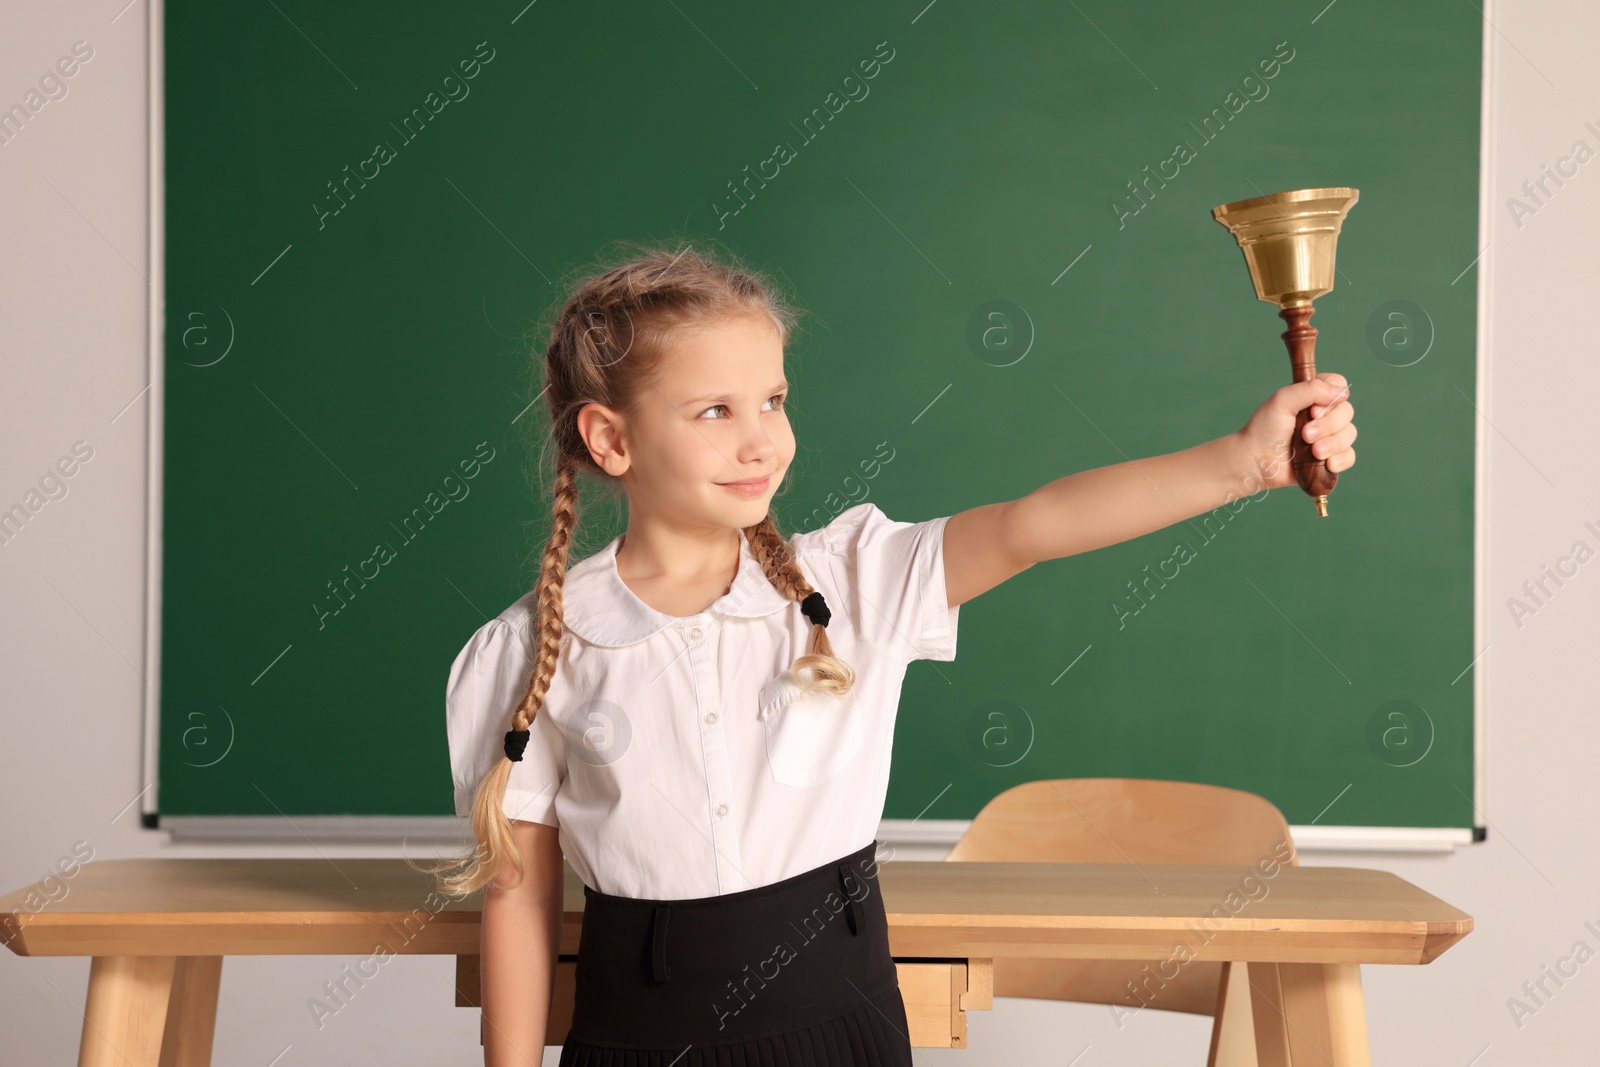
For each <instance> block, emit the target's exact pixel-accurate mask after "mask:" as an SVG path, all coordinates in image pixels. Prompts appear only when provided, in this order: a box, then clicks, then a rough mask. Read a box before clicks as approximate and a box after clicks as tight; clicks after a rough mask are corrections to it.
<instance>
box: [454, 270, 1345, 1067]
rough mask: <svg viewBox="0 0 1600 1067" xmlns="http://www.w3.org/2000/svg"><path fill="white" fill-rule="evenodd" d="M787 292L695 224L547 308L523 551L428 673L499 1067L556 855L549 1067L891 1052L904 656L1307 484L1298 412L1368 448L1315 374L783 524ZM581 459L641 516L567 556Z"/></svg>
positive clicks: (524, 1030)
mask: <svg viewBox="0 0 1600 1067" xmlns="http://www.w3.org/2000/svg"><path fill="white" fill-rule="evenodd" d="M797 314H798V313H797V312H796V310H795V309H794V308H793V307H791V306H790V305H788V304H787V303H786V302H785V301H784V300H783V299H782V297H781V296H780V294H779V293H778V292H777V291H776V290H775V289H774V288H773V287H772V286H771V285H770V284H769V283H768V282H767V281H766V280H765V279H763V278H762V277H761V276H760V275H758V274H757V273H756V272H754V271H752V270H750V269H748V268H747V267H745V266H744V265H742V264H740V263H739V262H738V261H737V260H736V259H734V258H733V257H731V256H722V257H717V256H713V255H711V254H708V253H703V252H700V251H697V250H695V249H693V248H691V247H684V248H681V249H678V250H676V251H673V250H646V251H645V252H644V253H642V254H638V255H635V256H633V257H632V258H629V259H626V260H624V261H622V262H620V263H617V264H616V265H614V266H612V267H610V268H608V269H605V270H601V271H599V272H597V273H595V274H593V275H591V276H590V277H588V278H587V279H586V280H584V281H583V282H582V283H580V284H579V285H577V286H576V287H575V289H574V290H573V291H572V292H571V294H570V296H569V297H568V298H567V299H566V301H565V303H564V304H563V305H562V307H561V309H560V311H559V314H558V315H557V316H556V318H555V320H554V322H553V325H552V327H551V334H550V340H549V344H548V348H547V350H546V352H545V355H544V392H543V396H544V397H545V399H546V403H547V408H548V412H549V419H550V429H549V433H550V438H549V448H550V450H552V451H553V452H554V488H553V498H554V499H553V507H552V524H551V532H550V536H549V540H548V541H547V543H546V545H545V548H544V553H543V557H542V560H541V567H540V573H539V578H538V581H537V584H536V586H535V588H534V589H533V590H532V591H531V592H530V593H528V594H527V595H526V596H524V597H522V598H521V599H519V600H518V601H517V602H516V603H514V604H512V605H511V606H510V607H508V608H507V609H506V610H505V611H503V612H502V613H501V614H500V615H499V616H498V617H496V618H494V619H491V620H490V621H489V622H488V623H486V624H485V625H484V626H483V627H482V628H480V629H479V630H478V631H477V632H476V633H474V634H473V635H472V637H471V639H470V640H469V641H468V642H467V644H466V646H465V647H464V648H463V649H462V650H461V653H460V655H459V656H457V658H456V660H455V662H454V663H453V665H452V666H451V669H450V674H449V682H448V687H447V701H446V711H447V715H446V720H447V723H446V724H447V734H448V740H449V748H450V758H451V765H452V775H453V779H454V790H455V805H456V812H457V814H460V815H470V816H471V821H472V827H473V831H474V835H475V839H476V848H475V849H474V850H473V852H472V854H471V855H470V856H467V857H464V858H462V859H461V860H460V861H459V862H458V863H455V864H445V865H441V866H439V867H438V868H436V870H437V872H438V873H439V876H440V879H439V881H440V889H441V892H445V893H448V894H450V895H454V896H464V895H466V894H469V893H471V892H474V891H476V890H478V889H483V888H486V893H485V897H484V905H483V908H484V914H483V944H482V949H481V951H482V966H483V974H482V979H483V985H482V988H483V1017H484V1027H483V1035H484V1057H485V1062H486V1064H488V1067H508V1065H511V1064H538V1063H539V1062H540V1057H541V1054H542V1052H543V1045H544V1036H545V1025H546V1021H547V1020H546V1015H547V1010H548V1003H549V995H550V986H551V980H552V975H553V969H554V962H555V952H556V942H557V936H558V931H559V923H560V915H561V858H562V856H565V858H566V860H567V862H568V863H570V864H571V865H572V867H573V869H574V871H575V872H576V873H577V874H578V876H579V877H580V878H581V879H582V880H583V884H584V912H583V926H582V933H581V936H580V940H579V948H578V956H577V965H576V999H575V1002H574V1010H573V1020H572V1026H571V1029H570V1032H569V1034H568V1036H567V1039H566V1042H565V1044H564V1046H563V1048H562V1051H561V1057H560V1062H561V1064H562V1065H563V1067H669V1065H674V1067H711V1065H730V1064H739V1065H750V1067H761V1065H772V1067H807V1065H817V1067H831V1065H841V1067H842V1065H856V1067H862V1065H893V1067H906V1065H909V1064H910V1063H911V1062H912V1056H911V1045H910V1040H909V1037H908V1034H907V1024H906V1012H905V1005H904V1002H903V1000H902V998H901V994H900V989H899V986H898V984H897V982H896V977H895V967H894V962H893V959H892V958H891V956H890V953H889V943H888V936H887V923H886V918H885V911H884V904H883V899H882V896H881V894H880V892H879V885H878V878H877V860H878V857H877V855H876V853H875V849H876V841H875V834H876V832H877V828H878V824H879V820H880V818H881V816H882V813H883V804H884V798H885V795H886V792H887V787H888V780H889V767H890V755H891V752H890V749H891V743H892V740H893V737H894V724H895V716H896V711H897V708H898V703H899V696H900V689H901V684H902V681H903V679H904V675H905V671H906V668H907V666H908V665H909V664H910V662H911V661H912V660H916V659H931V660H952V659H954V658H955V653H956V632H957V622H958V618H959V608H960V605H961V604H962V603H963V602H964V601H966V600H969V599H971V598H972V597H973V596H976V595H978V594H979V593H981V592H983V591H985V590H987V589H989V588H992V587H993V586H995V585H997V584H999V583H1000V582H1002V581H1004V580H1005V579H1006V578H1008V577H1010V576H1012V575H1014V574H1016V573H1018V572H1019V571H1021V570H1024V569H1026V568H1027V567H1029V566H1031V565H1032V564H1033V563H1035V562H1039V561H1042V560H1045V559H1054V558H1059V557H1061V556H1065V555H1070V554H1072V553H1075V552H1079V551H1086V550H1089V549H1092V548H1096V547H1100V546H1102V545H1107V544H1112V543H1115V542H1117V541H1122V540H1126V539H1127V538H1129V537H1134V536H1138V535H1140V534H1143V533H1146V532H1149V531H1150V530H1154V529H1159V528H1161V527H1163V526H1166V525H1169V524H1171V523H1174V522H1177V521H1180V520H1182V519H1184V518H1187V517H1189V516H1191V515H1195V514H1198V513H1200V512H1202V511H1207V510H1210V509H1212V508H1214V507H1217V506H1220V505H1221V504H1223V503H1224V502H1225V501H1228V500H1233V499H1235V498H1236V497H1238V496H1243V495H1246V494H1249V493H1254V492H1259V491H1261V490H1263V489H1269V488H1277V487H1280V486H1285V485H1289V484H1293V477H1292V473H1291V472H1290V471H1289V469H1288V464H1287V462H1285V461H1284V455H1285V454H1286V445H1287V442H1288V440H1289V437H1290V435H1291V434H1292V433H1293V432H1294V424H1295V414H1296V412H1297V411H1299V410H1300V409H1303V408H1305V407H1308V406H1312V414H1313V416H1315V418H1314V420H1313V421H1312V422H1311V423H1310V424H1309V425H1310V426H1312V427H1314V428H1315V430H1314V432H1313V434H1310V435H1308V436H1307V439H1308V440H1312V439H1313V437H1314V436H1315V433H1316V431H1320V436H1315V440H1316V441H1317V442H1318V444H1317V446H1316V447H1317V448H1318V454H1319V455H1323V456H1325V457H1326V458H1327V461H1328V465H1329V467H1330V468H1331V469H1333V470H1335V471H1342V470H1344V469H1347V468H1348V467H1349V466H1350V465H1351V464H1352V463H1353V462H1354V459H1355V455H1354V451H1353V450H1352V449H1350V447H1349V445H1350V442H1351V441H1353V440H1354V437H1355V426H1354V424H1353V423H1352V422H1351V418H1352V415H1353V412H1352V409H1351V406H1350V404H1349V402H1348V401H1347V400H1343V399H1342V397H1343V396H1344V395H1345V394H1347V393H1348V388H1347V387H1345V386H1346V383H1345V381H1344V379H1343V378H1342V377H1340V376H1339V375H1334V374H1329V375H1324V376H1323V377H1322V378H1319V379H1316V380H1314V381H1310V382H1304V383H1299V384H1296V385H1293V386H1287V387H1285V388H1283V389H1280V390H1278V391H1277V392H1276V393H1274V394H1273V396H1272V397H1271V398H1269V400H1268V401H1267V402H1266V403H1264V404H1263V405H1262V406H1261V407H1260V408H1258V409H1257V411H1256V412H1255V414H1254V415H1252V416H1251V419H1250V421H1249V423H1248V424H1247V425H1246V426H1245V427H1244V428H1243V429H1241V430H1239V431H1237V432H1236V433H1234V434H1230V435H1228V436H1227V437H1224V438H1219V439H1218V440H1216V441H1212V442H1208V443H1206V444H1204V445H1200V446H1197V447H1195V448H1192V449H1189V450H1187V451H1185V452H1179V453H1173V454H1171V455H1169V456H1159V457H1155V458H1152V459H1147V460H1140V461H1138V466H1137V468H1135V466H1134V464H1132V463H1124V464H1120V465H1117V466H1115V467H1106V468H1101V469H1098V470H1093V471H1087V472H1083V473H1081V474H1077V475H1073V476H1070V477H1067V478H1063V479H1060V480H1058V481H1056V482H1053V483H1051V484H1050V485H1047V486H1045V487H1043V488H1042V489H1040V490H1038V491H1036V492H1035V493H1032V494H1029V496H1027V497H1025V498H1022V499H1020V500H1017V501H1012V502H1007V503H1000V504H989V505H985V506H982V507H979V508H976V509H974V510H971V511H966V512H962V513H960V514H957V515H954V516H946V517H940V518H934V519H930V520H927V521H924V522H904V521H895V520H892V519H890V518H889V517H888V516H887V515H885V514H884V513H883V512H882V510H880V509H879V508H878V507H877V505H875V504H872V503H869V502H862V503H857V504H854V505H853V506H850V507H847V508H844V509H843V510H841V511H840V512H839V513H838V514H837V515H836V516H834V517H833V518H832V519H831V520H830V521H828V522H827V523H826V524H824V525H822V526H820V527H818V528H817V529H814V530H810V531H806V532H803V533H798V534H795V535H793V536H791V537H785V536H784V535H783V534H781V533H780V532H779V531H778V528H777V526H776V524H775V522H774V520H773V516H772V510H771V508H772V499H773V496H774V495H775V494H776V493H777V492H778V491H779V490H780V487H781V486H782V484H783V483H784V478H785V475H786V474H787V473H788V472H789V471H790V469H791V463H792V461H793V459H794V456H795V448H796V446H795V438H794V434H793V430H792V428H791V426H790V423H789V419H788V416H787V414H786V412H785V407H786V404H787V398H788V393H789V383H788V382H787V380H786V378H785V375H784V367H783V353H784V347H785V345H786V344H787V343H788V340H789V336H790V333H791V331H792V330H793V328H794V326H795V323H796V321H797ZM1340 387H1345V388H1340ZM580 475H583V476H587V477H590V478H592V479H595V480H597V481H599V482H600V483H601V484H602V485H604V486H606V487H608V488H609V489H610V490H611V491H613V492H616V491H620V492H621V493H622V494H625V496H626V499H627V515H628V523H627V528H626V531H625V532H624V533H623V534H621V535H619V536H618V537H617V538H615V539H614V540H612V541H611V542H610V543H609V544H607V545H606V546H605V547H604V548H601V549H600V550H598V551H596V552H594V553H592V554H591V555H588V556H587V557H585V558H583V559H580V560H577V561H576V562H571V561H569V549H570V547H571V545H572V542H573V537H574V533H575V531H576V529H577V526H578V519H579V486H578V481H579V477H580ZM1157 486H1160V487H1161V488H1160V489H1157V488H1156V487H1157Z"/></svg>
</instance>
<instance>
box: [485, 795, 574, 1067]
mask: <svg viewBox="0 0 1600 1067" xmlns="http://www.w3.org/2000/svg"><path fill="white" fill-rule="evenodd" d="M511 833H512V836H513V837H514V838H515V839H516V842H517V849H518V851H519V852H521V854H522V871H523V875H522V881H521V882H520V883H519V884H518V885H516V886H515V887H513V888H511V889H501V888H498V882H496V883H492V884H490V885H489V887H488V888H486V889H485V890H484V891H483V892H484V897H483V926H482V930H483V936H482V941H481V945H480V948H479V950H478V951H479V957H478V958H479V966H480V969H481V974H480V978H481V981H482V991H483V992H482V995H483V1062H484V1064H485V1067H539V1064H540V1063H542V1062H543V1061H544V1037H545V1028H546V1026H547V1024H548V1023H549V1018H550V988H551V986H552V984H553V983H554V981H555V969H556V952H557V950H558V949H559V946H560V943H561V908H562V902H561V883H562V873H561V845H560V843H559V839H558V831H557V829H556V828H555V827H554V826H546V825H545V824H544V823H535V822H519V821H513V822H512V823H511ZM514 873H515V872H512V871H510V870H509V869H508V870H506V871H505V872H502V874H501V875H500V881H506V882H509V881H510V880H511V878H512V877H513V875H514Z"/></svg>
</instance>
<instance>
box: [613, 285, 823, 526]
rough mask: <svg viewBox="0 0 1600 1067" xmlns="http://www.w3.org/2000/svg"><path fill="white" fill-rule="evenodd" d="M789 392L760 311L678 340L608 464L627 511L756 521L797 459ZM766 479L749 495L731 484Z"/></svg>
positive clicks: (712, 522)
mask: <svg viewBox="0 0 1600 1067" xmlns="http://www.w3.org/2000/svg"><path fill="white" fill-rule="evenodd" d="M788 391H789V386H788V382H787V381H786V380H785V378H784V374H783V346H782V344H781V343H780V341H779V339H778V332H777V329H776V327H774V326H773V325H772V323H771V322H769V321H767V320H766V319H765V318H758V317H755V316H741V317H739V318H736V319H731V320H728V321H726V322H723V323H720V324H717V325H715V326H712V327H709V328H706V329H702V330H697V331H695V332H692V333H689V334H686V335H684V336H682V337H680V338H679V340H678V342H677V343H676V344H675V345H674V346H673V347H672V348H671V350H669V351H668V352H666V353H665V355H664V357H663V361H662V365H661V375H660V380H659V381H658V382H657V383H656V385H655V387H654V388H652V389H649V390H647V391H646V392H645V394H644V395H643V396H641V397H640V399H639V411H638V412H637V413H636V414H635V416H634V418H633V419H632V420H629V421H626V422H624V423H623V425H622V428H621V431H620V436H621V444H620V447H619V448H617V453H618V454H616V455H614V456H613V457H612V462H611V463H608V464H607V467H608V469H610V470H611V472H612V473H613V474H616V475H617V476H618V477H620V479H621V481H622V484H623V487H624V489H626V491H627V493H628V503H629V511H630V513H631V512H634V511H639V510H642V511H643V512H645V513H648V514H650V515H652V516H656V517H659V518H661V519H663V520H665V521H668V522H671V523H672V524H674V525H682V526H704V527H718V528H732V527H745V526H752V525H754V524H755V523H757V522H760V521H761V520H762V519H763V518H764V517H765V516H766V515H767V512H768V509H769V508H770V506H771V503H772V496H773V493H774V492H776V491H777V488H778V486H779V484H781V483H782V481H783V476H784V474H785V473H786V472H787V471H788V469H789V464H790V462H791V461H792V460H793V459H794V451H795V443H794V431H793V430H792V429H790V427H789V416H788V414H787V413H786V412H785V410H784V404H785V403H786V395H787V393H788ZM624 462H625V464H626V465H625V466H623V463H624ZM615 467H621V468H622V469H621V470H620V471H619V470H617V469H614V468H615ZM763 477H764V478H765V479H766V482H765V484H763V485H758V486H755V487H754V491H753V492H740V491H738V490H737V489H735V488H729V487H728V484H727V483H730V482H739V481H745V480H751V479H761V478H763Z"/></svg>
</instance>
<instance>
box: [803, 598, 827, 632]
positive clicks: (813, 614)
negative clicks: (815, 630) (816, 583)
mask: <svg viewBox="0 0 1600 1067" xmlns="http://www.w3.org/2000/svg"><path fill="white" fill-rule="evenodd" d="M800 611H801V614H803V615H805V617H806V618H808V619H810V620H811V621H812V623H814V624H815V625H817V626H827V625H828V620H829V619H831V618H833V613H832V612H831V611H829V610H828V604H827V602H826V601H824V600H823V599H822V594H821V593H812V594H811V595H810V596H808V597H806V598H805V599H804V600H802V601H800Z"/></svg>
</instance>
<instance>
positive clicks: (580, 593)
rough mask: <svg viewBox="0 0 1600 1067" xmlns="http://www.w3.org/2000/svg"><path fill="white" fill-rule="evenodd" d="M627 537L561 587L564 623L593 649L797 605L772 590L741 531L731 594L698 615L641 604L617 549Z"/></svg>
mask: <svg viewBox="0 0 1600 1067" xmlns="http://www.w3.org/2000/svg"><path fill="white" fill-rule="evenodd" d="M621 543H622V535H620V534H619V535H617V536H616V537H615V538H613V539H612V541H611V543H610V544H608V545H606V547H605V548H602V549H601V550H600V551H598V552H596V553H594V554H593V555H591V556H588V557H586V558H584V559H581V560H579V561H578V562H577V563H575V564H573V565H572V566H571V567H569V568H567V578H566V581H565V582H563V583H562V589H561V599H562V622H563V623H564V624H565V626H566V628H567V629H569V630H571V631H573V632H574V633H576V634H577V635H578V636H579V637H581V638H583V639H584V640H585V641H588V642H589V643H590V644H594V645H601V646H606V647H612V648H615V647H620V646H622V645H631V644H634V643H635V642H638V641H643V640H644V639H645V638H647V637H650V636H652V635H654V634H657V633H660V632H661V631H662V630H664V629H666V628H667V627H668V626H671V625H673V624H674V623H679V622H683V621H685V620H686V619H703V618H704V617H705V616H706V615H720V616H727V615H732V616H737V617H739V618H746V619H749V618H757V617H760V616H763V615H771V614H772V613H773V612H775V611H778V610H780V609H782V608H784V607H786V606H787V605H789V604H791V603H793V602H792V601H791V600H789V598H788V597H785V596H784V595H783V594H782V593H780V592H778V590H777V589H776V588H775V587H774V586H773V584H772V582H771V581H770V580H769V579H768V578H767V572H766V571H764V570H762V568H761V562H760V561H759V560H757V559H756V557H755V553H754V552H752V551H751V549H750V540H749V538H748V537H747V536H746V535H745V532H744V530H743V529H740V531H739V571H738V573H737V574H736V575H735V576H734V579H733V584H732V585H731V586H729V588H728V591H727V592H726V593H724V594H723V595H722V596H720V597H718V598H717V599H716V601H714V602H713V603H712V604H711V605H710V606H708V607H707V608H706V609H705V611H703V612H701V613H699V614H698V615H690V616H679V615H668V614H666V613H665V612H661V611H657V610H656V609H655V608H652V607H651V606H650V605H649V604H646V603H645V602H644V601H643V600H640V599H639V596H638V594H636V593H635V592H634V591H633V590H632V589H629V588H628V586H627V583H626V582H624V581H623V580H622V576H621V575H620V574H619V573H617V548H618V547H619V546H620V545H621Z"/></svg>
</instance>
